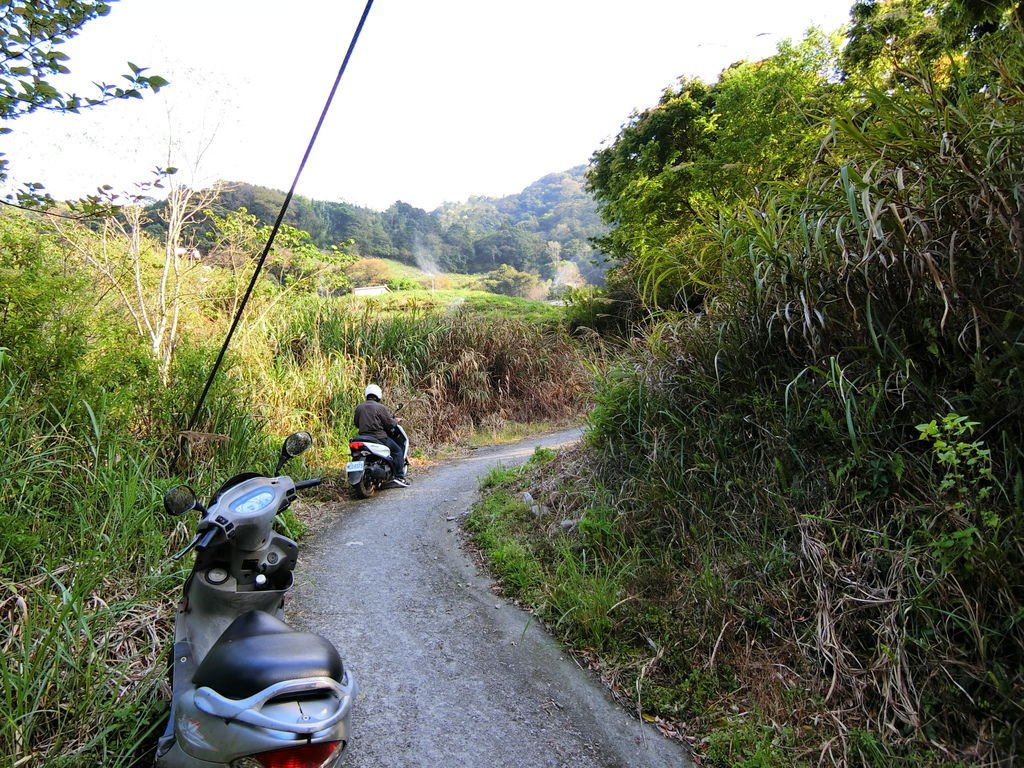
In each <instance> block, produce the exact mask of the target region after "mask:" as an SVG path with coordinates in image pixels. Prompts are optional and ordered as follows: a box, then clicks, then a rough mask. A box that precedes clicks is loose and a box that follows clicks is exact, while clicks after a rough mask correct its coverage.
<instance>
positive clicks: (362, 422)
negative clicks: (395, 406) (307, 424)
mask: <svg viewBox="0 0 1024 768" xmlns="http://www.w3.org/2000/svg"><path fill="white" fill-rule="evenodd" d="M363 395H364V396H365V397H366V400H365V401H364V402H362V403H360V404H359V405H357V406H356V411H355V416H354V418H353V422H354V423H355V425H356V429H358V430H359V434H361V435H367V436H372V437H373V438H374V439H376V440H378V441H379V442H381V443H382V444H384V445H386V446H387V447H388V450H389V451H391V469H392V472H393V473H394V478H393V482H394V483H395V484H396V485H399V486H401V487H402V488H407V487H408V485H409V484H408V482H407V481H406V478H405V461H404V459H403V458H402V448H401V446H399V445H398V443H396V442H395V441H394V440H393V439H392V438H391V436H390V434H389V432H390V431H391V430H392V429H394V428H395V427H396V426H398V422H399V421H400V419H399V418H398V417H396V416H395V415H394V414H393V413H392V412H391V411H390V410H389V409H388V408H387V406H385V405H384V403H383V402H382V401H383V400H384V393H383V392H382V391H381V388H380V387H378V386H377V385H376V384H369V385H368V386H367V387H366V390H365V391H364V392H363Z"/></svg>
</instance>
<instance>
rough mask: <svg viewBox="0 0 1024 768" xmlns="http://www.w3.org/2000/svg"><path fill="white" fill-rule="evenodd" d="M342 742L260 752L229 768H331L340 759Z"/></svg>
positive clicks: (235, 762) (236, 762) (325, 742)
mask: <svg viewBox="0 0 1024 768" xmlns="http://www.w3.org/2000/svg"><path fill="white" fill-rule="evenodd" d="M344 748H345V742H343V741H324V742H321V743H319V744H304V745H302V746H300V747H285V748H284V749H275V750H273V751H272V752H260V753H259V754H256V755H249V756H248V757H240V758H238V759H237V760H232V761H231V768H331V766H334V765H337V764H338V761H339V760H340V759H341V753H342V750H343V749H344Z"/></svg>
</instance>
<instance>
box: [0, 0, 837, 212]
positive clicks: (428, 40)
mask: <svg viewBox="0 0 1024 768" xmlns="http://www.w3.org/2000/svg"><path fill="white" fill-rule="evenodd" d="M850 3H851V0H782V1H781V2H778V1H777V2H765V1H764V0H717V2H709V1H708V0H433V1H432V2H428V1H427V0H375V3H374V6H373V9H372V10H371V12H370V16H369V19H368V21H367V24H366V27H365V28H364V30H363V35H362V37H361V39H360V41H359V44H358V46H357V48H356V51H355V54H354V56H353V59H352V61H351V63H350V65H349V68H348V71H347V73H346V75H345V78H344V80H343V81H342V84H341V89H340V91H339V93H338V96H337V97H336V99H335V102H334V106H333V108H332V111H331V113H330V116H329V118H328V121H327V123H326V125H325V127H324V129H323V132H322V133H321V136H320V139H319V141H318V143H317V146H316V148H315V149H314V152H313V155H312V157H311V160H310V163H309V165H308V166H307V168H306V171H305V173H304V174H303V176H302V179H301V181H300V183H299V187H298V193H299V194H301V195H304V196H307V197H314V198H318V199H324V200H345V201H348V202H352V203H356V204H360V205H368V206H371V207H374V208H379V209H383V208H386V207H387V206H388V205H390V204H391V203H392V202H393V201H395V200H398V199H400V200H404V201H405V202H408V203H411V204H413V205H416V206H419V207H422V208H427V209H432V208H434V207H436V206H437V205H439V204H440V203H442V202H444V201H460V200H465V199H466V198H468V197H469V196H470V195H474V194H478V195H504V194H510V193H513V192H517V191H519V190H520V189H522V188H523V187H525V186H526V185H527V184H529V183H530V182H532V181H534V180H536V179H537V178H539V177H541V176H543V175H544V174H546V173H550V172H553V171H560V170H566V169H568V168H570V167H572V166H574V165H578V164H581V163H585V162H586V161H587V159H588V158H589V157H590V155H591V154H592V153H593V152H594V150H596V149H597V148H598V147H599V146H600V145H601V143H602V142H603V141H607V140H610V139H612V138H614V136H615V134H616V133H617V132H618V130H619V127H620V126H621V125H622V123H623V122H624V121H625V120H626V119H627V118H628V117H629V115H630V113H631V112H632V111H633V110H636V109H643V108H645V107H647V106H650V105H651V104H653V103H654V102H655V101H656V100H657V98H658V96H659V95H660V94H661V92H662V90H663V89H664V88H665V87H666V86H668V85H669V84H671V83H672V82H673V81H674V80H675V79H676V78H677V77H679V76H680V75H686V76H699V77H703V78H705V79H708V80H714V79H715V78H716V77H717V75H718V73H719V72H720V71H721V70H722V69H723V68H724V67H726V66H728V65H729V64H730V63H732V62H734V61H736V60H739V59H744V58H755V59H756V58H762V57H764V56H766V55H769V54H770V53H771V52H772V51H773V50H774V48H775V46H776V44H777V43H778V41H779V40H781V39H783V38H786V37H800V36H801V35H802V33H803V31H804V30H806V29H807V28H808V27H809V26H811V25H812V24H816V25H819V26H823V27H825V28H827V29H835V28H838V27H839V26H841V25H842V24H843V23H844V22H845V21H846V19H847V16H848V12H849V6H850ZM364 5H365V0H288V2H281V1H280V0H120V1H119V2H115V3H114V5H113V10H112V12H111V14H110V15H109V16H108V17H105V18H102V19H98V20H96V21H94V22H91V23H90V24H89V25H87V26H86V27H85V29H84V30H83V32H82V33H81V34H80V35H79V36H78V37H77V38H75V39H74V40H73V41H72V42H71V43H70V44H69V45H68V47H67V48H66V49H65V50H66V51H67V52H68V53H69V54H70V55H71V57H72V58H71V61H70V66H71V68H72V70H73V73H74V74H73V76H72V77H74V78H75V79H76V81H77V80H78V79H81V80H83V81H84V82H85V83H89V82H92V81H96V80H105V81H107V82H112V81H114V80H116V79H117V78H118V76H119V75H120V74H121V73H123V72H125V71H127V67H126V65H125V62H127V61H132V62H134V63H136V64H138V65H140V66H146V67H148V68H149V69H150V70H151V72H153V73H156V74H160V75H162V76H164V77H165V78H167V79H168V80H170V81H171V83H172V85H171V86H169V87H168V88H166V89H165V90H164V91H162V92H161V93H160V94H158V95H157V96H152V95H150V96H147V97H146V99H145V100H144V101H142V102H139V101H132V102H131V103H119V104H114V105H111V106H107V107H103V108H101V109H98V110H93V111H92V112H91V113H89V114H82V115H65V116H57V115H32V116H29V117H27V118H23V119H21V120H18V121H17V122H15V123H12V124H10V125H11V127H12V128H14V133H13V134H11V135H10V136H7V137H2V138H0V150H2V151H6V152H7V153H8V155H9V159H10V160H11V163H12V167H13V173H12V179H14V180H16V181H30V180H31V181H42V182H44V183H45V184H46V185H47V187H48V189H49V190H50V191H51V193H53V194H54V195H55V196H57V197H72V196H77V195H81V194H85V193H88V192H90V191H92V190H93V189H94V188H95V187H96V186H97V185H98V184H101V183H110V184H113V185H115V186H117V187H124V188H128V187H129V186H130V185H131V184H132V182H133V181H137V180H144V179H145V178H146V177H147V175H148V174H149V172H150V170H151V169H152V168H154V167H155V166H157V165H167V164H171V165H176V166H179V167H181V168H182V173H183V174H186V175H187V177H188V178H190V179H193V180H194V181H195V182H196V183H206V182H209V181H212V180H214V179H230V180H235V181H248V182H251V183H256V184H263V185H266V186H271V187H276V188H278V189H287V188H288V187H289V186H290V184H291V181H292V178H293V176H294V174H295V170H296V168H297V166H298V162H299V160H300V159H301V157H302V153H303V151H304V150H305V147H306V143H307V142H308V140H309V137H310V135H311V133H312V130H313V127H314V125H315V123H316V119H317V117H318V116H319V114H320V111H321V109H322V108H323V104H324V100H325V99H326V97H327V93H328V91H329V89H330V86H331V83H332V82H333V80H334V77H335V74H336V73H337V69H338V66H339V65H340V63H341V60H342V58H343V56H344V53H345V50H346V48H347V46H348V43H349V40H350V37H351V35H352V32H353V31H354V29H355V26H356V23H357V21H358V19H359V16H360V14H361V13H362V10H363V7H364Z"/></svg>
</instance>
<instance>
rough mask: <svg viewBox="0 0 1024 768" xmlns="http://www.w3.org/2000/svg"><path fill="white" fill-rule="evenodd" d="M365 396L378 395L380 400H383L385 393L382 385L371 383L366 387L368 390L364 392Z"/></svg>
mask: <svg viewBox="0 0 1024 768" xmlns="http://www.w3.org/2000/svg"><path fill="white" fill-rule="evenodd" d="M363 397H376V398H377V399H378V400H383V399H384V393H383V392H381V391H380V387H378V386H377V385H376V384H370V385H368V386H367V387H366V391H365V392H363Z"/></svg>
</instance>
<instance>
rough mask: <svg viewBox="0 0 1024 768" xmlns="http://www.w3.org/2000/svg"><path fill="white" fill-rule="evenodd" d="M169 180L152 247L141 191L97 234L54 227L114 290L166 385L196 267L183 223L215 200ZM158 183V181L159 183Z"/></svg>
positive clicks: (211, 195)
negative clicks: (158, 237) (161, 230)
mask: <svg viewBox="0 0 1024 768" xmlns="http://www.w3.org/2000/svg"><path fill="white" fill-rule="evenodd" d="M164 176H165V177H166V178H167V179H169V183H168V191H167V199H166V200H165V202H164V205H163V208H164V220H165V221H166V234H165V237H164V238H163V241H162V242H160V243H156V242H155V241H152V240H151V239H149V238H148V237H146V235H145V232H144V230H145V226H146V224H147V218H146V208H145V206H144V205H143V202H144V198H143V197H142V193H143V192H145V191H147V190H148V188H149V187H148V186H143V187H142V189H141V190H140V193H139V194H137V195H132V196H130V197H129V201H128V204H127V205H124V206H122V207H121V208H120V209H119V211H118V213H117V214H116V215H113V216H107V217H106V218H104V219H103V222H102V229H101V231H100V233H99V236H96V235H95V234H94V233H92V232H91V231H90V230H88V229H86V228H84V227H79V226H75V225H72V226H64V225H62V224H61V223H60V222H58V223H57V225H56V226H57V227H58V230H59V231H60V232H61V234H62V235H63V236H64V238H65V240H66V241H67V242H68V243H69V244H70V245H71V246H72V247H73V248H74V250H75V252H76V253H77V254H78V255H79V256H80V258H81V259H82V261H83V262H85V263H86V264H88V265H89V266H90V267H91V268H92V269H94V270H95V271H96V272H97V273H98V274H99V275H100V277H101V278H102V279H103V280H104V281H105V282H106V283H107V284H108V285H109V286H110V287H111V289H113V291H114V292H115V293H116V294H117V296H118V297H119V298H120V300H121V304H122V305H123V307H124V308H125V309H126V310H127V312H128V314H129V315H130V316H131V318H132V320H133V322H134V323H135V327H136V330H137V331H138V332H139V335H141V336H142V337H144V338H145V339H146V340H147V342H148V343H149V349H150V352H151V353H152V356H153V358H154V360H156V362H157V365H158V366H159V370H160V378H161V381H162V382H163V383H164V384H165V385H166V384H167V382H168V377H169V375H170V370H171V361H172V359H173V356H174V348H175V346H176V345H177V342H178V321H179V318H180V316H181V310H182V305H183V303H184V300H185V297H186V295H187V294H188V292H187V291H186V290H184V283H185V279H186V273H187V272H188V271H190V269H191V268H192V267H193V266H195V262H194V261H193V260H192V255H193V254H194V253H195V244H194V243H192V242H190V241H186V240H185V236H186V235H185V233H186V229H187V225H189V224H190V223H192V222H194V221H195V220H196V218H197V217H198V216H199V215H200V214H201V213H202V212H203V211H205V210H206V209H207V208H208V207H209V204H210V202H211V201H212V200H214V199H215V198H216V196H217V190H216V189H209V190H204V191H201V192H200V191H197V190H195V189H193V188H192V187H189V186H187V185H185V184H182V183H180V182H177V181H175V180H174V179H173V175H172V174H164ZM162 182H163V179H158V183H161V184H162Z"/></svg>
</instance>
